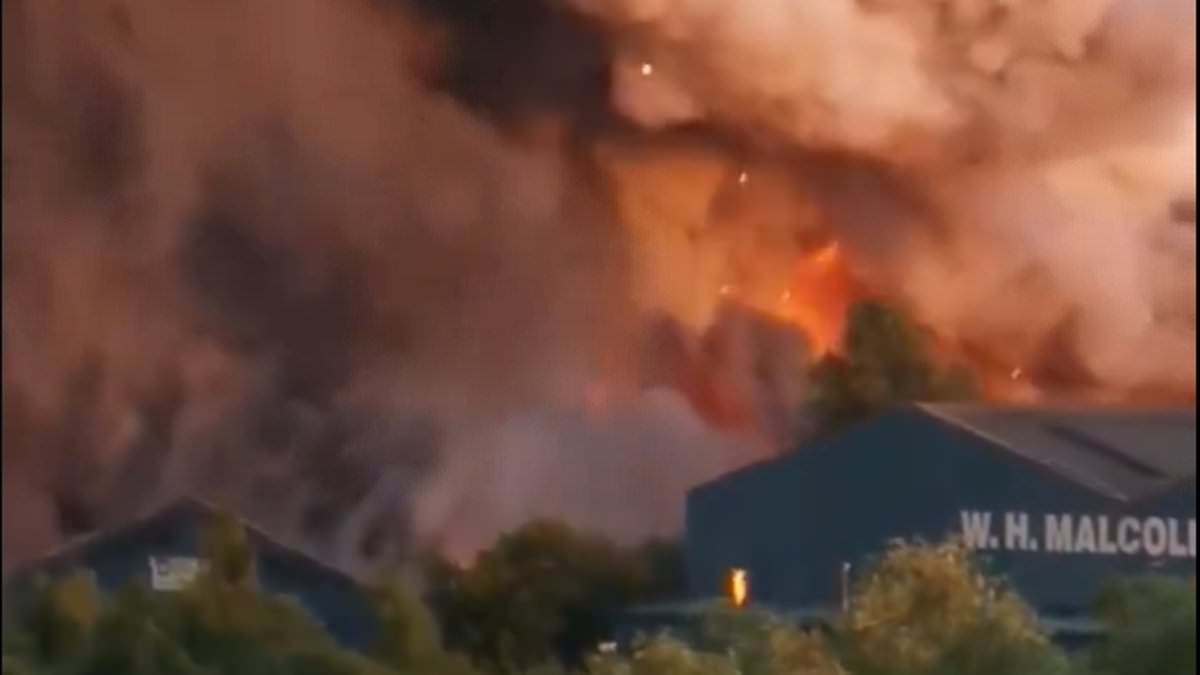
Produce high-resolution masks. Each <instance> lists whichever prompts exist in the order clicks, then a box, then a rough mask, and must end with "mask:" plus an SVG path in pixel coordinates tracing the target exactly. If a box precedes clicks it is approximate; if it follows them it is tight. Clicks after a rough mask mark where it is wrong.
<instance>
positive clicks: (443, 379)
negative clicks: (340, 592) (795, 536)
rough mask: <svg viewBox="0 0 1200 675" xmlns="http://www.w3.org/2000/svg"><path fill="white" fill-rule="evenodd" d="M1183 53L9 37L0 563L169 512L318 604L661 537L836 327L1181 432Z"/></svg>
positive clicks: (314, 23) (777, 421)
mask: <svg viewBox="0 0 1200 675" xmlns="http://www.w3.org/2000/svg"><path fill="white" fill-rule="evenodd" d="M1194 26H1195V4H1194V3H1191V2H1189V0H1088V1H1087V2H1084V1H1081V0H1043V1H1040V2H1020V1H1008V2H1000V1H999V0H990V1H989V0H975V1H967V0H940V1H934V0H929V1H928V2H895V1H892V0H858V1H857V2H856V1H854V0H821V1H819V2H804V3H801V2H794V1H792V0H745V1H739V2H718V1H716V0H537V1H535V0H521V1H514V2H510V3H504V4H503V6H496V3H488V2H485V1H483V0H389V1H383V0H374V1H373V2H369V1H368V0H361V2H355V1H354V0H351V1H349V2H342V1H337V0H286V1H284V0H249V1H247V2H241V3H194V2H182V1H180V0H106V1H94V0H93V1H90V2H89V1H84V0H37V1H36V2H35V1H34V0H4V3H3V31H4V33H3V45H4V47H3V48H4V53H3V64H4V65H3V68H4V70H3V97H4V98H3V134H4V136H3V141H4V182H3V245H4V268H3V275H4V277H3V279H4V281H3V302H4V305H3V320H4V324H3V359H4V391H3V395H4V406H3V411H4V412H3V453H4V454H3V479H4V509H3V510H4V530H3V533H4V560H5V564H6V566H7V565H8V564H10V563H11V562H12V561H13V560H16V559H20V558H22V557H27V556H29V555H32V554H35V553H37V552H38V551H41V550H45V549H46V548H47V547H50V546H53V545H54V544H55V543H56V542H57V541H59V540H61V538H62V537H63V536H65V535H67V534H71V533H74V532H79V531H85V530H88V529H91V528H94V527H98V526H103V525H105V524H108V523H112V522H116V521H119V520H120V519H121V518H124V517H126V516H128V514H130V513H132V512H134V511H136V510H138V509H141V508H144V507H146V506H147V505H149V504H152V503H155V502H156V501H159V500H161V499H165V498H168V497H170V496H171V495H176V494H179V493H182V492H186V491H199V492H202V493H204V494H206V495H209V496H213V497H215V498H218V499H222V500H226V501H228V502H230V503H232V504H234V505H235V506H237V507H238V508H239V509H242V510H244V511H246V512H247V513H248V514H250V515H251V516H252V517H254V518H255V519H257V520H259V521H262V522H263V523H264V524H266V525H267V526H269V527H271V528H272V529H274V530H276V531H278V532H280V533H281V534H282V535H283V536H285V537H287V538H289V539H292V540H293V541H296V542H297V543H300V544H302V545H304V546H306V547H308V548H311V549H313V550H315V551H318V552H319V553H321V554H322V555H324V556H326V557H328V558H331V559H333V560H334V561H335V562H339V563H341V564H344V565H347V566H351V567H353V566H356V565H360V564H362V562H363V560H364V559H365V558H374V557H378V556H381V555H389V554H400V553H403V551H404V550H407V549H409V548H410V547H411V546H412V545H414V544H416V545H431V546H439V547H441V548H442V549H443V550H444V551H446V552H448V553H450V554H452V555H456V556H463V555H467V554H469V553H470V551H471V550H472V549H474V548H475V547H477V546H479V545H481V544H485V543H487V542H488V541H489V540H490V538H491V537H493V536H494V535H495V534H496V533H497V532H500V531H503V530H504V529H506V528H510V527H513V526H515V525H518V524H520V523H521V522H522V521H524V520H526V519H528V518H530V517H534V516H548V517H564V518H567V519H569V520H570V521H572V522H574V523H576V524H579V525H581V526H585V527H590V528H595V529H599V530H602V531H605V532H607V533H609V534H612V535H614V536H618V537H620V538H623V539H629V540H632V539H636V538H639V537H642V536H646V535H648V534H669V533H671V532H673V531H674V530H675V528H677V527H678V524H679V522H680V514H681V510H682V495H683V492H684V491H685V490H686V489H687V488H688V487H689V486H690V485H693V484H695V483H696V482H698V481H702V480H705V479H707V478H710V477H713V476H715V475H717V474H719V473H721V472H723V471H726V470H728V469H730V468H733V467H736V466H738V465H740V464H742V463H745V462H747V461H752V460H753V459H755V458H758V457H761V456H763V455H764V454H765V453H770V452H772V451H776V450H778V449H780V448H781V447H783V446H785V445H787V444H789V443H790V440H789V439H793V438H797V437H799V434H801V433H802V432H803V430H804V428H805V425H804V417H805V416H804V397H805V386H804V382H805V366H806V364H807V363H808V362H809V360H810V359H811V358H812V355H813V353H814V352H819V351H822V350H825V349H828V348H830V347H831V346H832V345H833V344H834V343H835V342H836V336H837V332H838V330H839V329H840V320H841V315H842V312H843V311H844V309H845V307H846V305H847V303H849V302H850V301H851V300H853V299H854V298H855V297H859V296H861V295H864V294H868V293H869V294H873V295H882V296H884V297H886V298H889V299H891V300H893V301H895V302H897V303H899V304H902V305H903V306H905V307H907V308H908V311H910V312H911V313H912V315H913V316H914V318H915V319H917V320H918V321H920V322H921V323H922V324H923V325H925V326H926V327H927V328H928V329H929V330H930V331H931V332H932V333H933V334H934V335H935V336H936V338H937V339H938V340H939V341H940V342H942V343H944V344H946V345H950V346H952V347H953V348H954V351H955V353H960V354H973V355H977V356H976V357H974V358H977V359H978V361H979V363H978V366H979V367H980V368H981V369H985V370H989V369H998V370H999V372H1001V373H1003V374H1004V375H1005V377H1007V374H1008V373H1009V372H1010V371H1011V372H1013V373H1018V372H1019V373H1022V374H1024V373H1028V374H1029V375H1028V376H1027V377H1028V378H1030V381H1029V382H1025V383H1023V385H1024V387H1025V389H1024V391H1023V394H1024V395H1028V394H1030V393H1031V392H1033V393H1037V392H1042V393H1041V395H1061V391H1062V390H1063V388H1064V387H1066V388H1069V389H1070V390H1071V391H1072V392H1075V393H1078V392H1080V391H1081V390H1085V389H1086V390H1087V393H1088V394H1089V395H1097V394H1099V395H1103V396H1106V397H1109V398H1115V399H1125V398H1130V397H1135V398H1136V397H1139V396H1145V395H1147V392H1151V393H1161V392H1168V393H1170V394H1172V395H1175V396H1179V395H1182V396H1184V397H1185V398H1190V397H1192V396H1194V387H1195V375H1194V371H1195V356H1194V354H1195V349H1194V348H1195V245H1196V238H1195V224H1194V219H1195V218H1194V200H1195V196H1194V195H1195V187H1194V183H1195V150H1194V148H1195V126H1196V121H1195V120H1196V111H1195V89H1194V71H1195V32H1194ZM1187 204H1190V205H1191V206H1190V214H1188V213H1187V212H1188V210H1189V208H1188V207H1186V206H1184V207H1181V205H1187ZM981 372H983V371H982V370H981ZM989 372H990V370H989ZM1023 377H1025V376H1024V375H1023ZM1055 392H1059V393H1055Z"/></svg>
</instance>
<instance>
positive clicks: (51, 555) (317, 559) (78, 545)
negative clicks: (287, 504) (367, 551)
mask: <svg viewBox="0 0 1200 675" xmlns="http://www.w3.org/2000/svg"><path fill="white" fill-rule="evenodd" d="M189 505H193V506H199V507H200V508H201V509H202V510H204V511H206V512H207V513H208V514H210V515H217V514H220V513H228V514H229V515H231V516H232V517H233V518H234V520H236V521H237V522H238V524H239V525H241V526H242V527H244V528H245V529H246V530H248V531H249V532H251V533H253V534H254V535H256V536H258V537H260V538H262V539H264V540H266V541H267V542H268V543H270V544H271V545H273V546H277V547H278V548H280V549H282V550H283V551H284V552H287V553H290V554H292V555H297V556H300V557H303V558H307V559H308V560H309V561H311V562H313V563H315V564H317V565H319V566H321V567H324V568H325V569H327V570H328V571H330V572H333V573H336V574H338V575H340V576H343V577H345V578H346V579H349V580H351V581H353V582H355V583H362V580H361V579H360V578H359V577H358V576H357V575H355V574H351V573H350V572H349V571H348V570H345V569H342V568H341V567H340V566H338V565H334V564H332V563H330V562H329V561H327V560H325V559H324V558H323V557H322V556H320V555H316V554H314V553H311V552H309V551H307V550H304V549H302V548H300V547H297V546H294V545H292V544H290V543H288V542H286V541H283V540H282V539H281V538H279V537H277V536H275V535H272V534H271V533H270V532H269V531H268V530H267V529H266V528H264V527H263V526H262V525H260V524H258V523H257V522H255V521H253V520H251V519H249V518H246V517H245V516H243V515H242V514H241V513H240V512H238V511H235V510H233V509H228V508H225V507H223V506H221V505H219V504H218V503H216V502H213V501H211V500H209V499H207V498H205V497H201V496H200V495H198V494H195V493H190V492H189V493H184V494H182V495H180V496H178V497H176V498H175V499H170V500H167V501H165V502H163V503H161V504H160V505H159V506H158V507H157V508H148V509H146V510H145V511H144V512H143V513H141V514H140V515H137V516H135V517H133V518H130V519H129V520H127V521H125V522H123V523H119V524H117V525H114V526H112V527H107V528H101V529H97V530H95V531H92V532H87V533H85V534H81V535H78V536H75V537H71V538H69V539H67V540H66V541H64V542H62V543H61V544H59V545H58V546H56V547H54V548H52V549H50V550H48V551H46V552H45V553H43V554H41V555H39V556H35V557H33V558H30V559H28V560H25V561H23V562H21V563H19V564H17V565H14V566H13V567H12V568H11V569H10V570H9V571H8V572H6V573H5V574H4V579H5V583H7V581H8V580H9V579H11V578H14V577H19V576H21V575H22V574H24V573H26V572H29V571H31V570H33V569H35V568H36V567H38V565H39V564H41V563H44V562H46V561H49V560H53V559H55V558H59V557H64V556H67V555H69V554H71V553H73V552H75V551H80V550H83V549H84V548H86V547H87V546H89V545H91V544H94V543H96V542H101V541H104V539H105V538H106V537H112V536H116V535H117V534H119V533H122V532H127V531H129V530H132V529H136V528H137V527H139V526H141V525H144V524H146V523H147V522H150V521H152V520H154V519H155V518H158V517H159V516H162V515H163V514H165V513H167V512H168V511H170V510H172V509H175V508H179V507H183V506H189Z"/></svg>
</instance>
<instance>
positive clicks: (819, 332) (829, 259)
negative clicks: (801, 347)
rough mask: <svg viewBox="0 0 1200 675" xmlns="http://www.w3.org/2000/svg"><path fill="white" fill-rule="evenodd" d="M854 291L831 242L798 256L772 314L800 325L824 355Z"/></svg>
mask: <svg viewBox="0 0 1200 675" xmlns="http://www.w3.org/2000/svg"><path fill="white" fill-rule="evenodd" d="M857 294H858V289H857V287H856V285H855V284H854V282H853V280H852V278H851V277H850V274H849V271H848V269H847V267H846V262H845V258H844V257H843V255H842V249H841V247H840V246H839V245H838V243H837V242H836V241H833V242H830V243H828V244H826V245H825V246H822V247H821V248H819V249H817V250H816V251H814V252H812V253H810V254H809V255H807V256H805V257H803V258H801V259H800V261H799V262H798V263H797V265H796V268H795V272H794V273H793V277H792V279H791V282H790V284H789V286H788V288H787V289H786V290H785V291H783V293H782V294H781V295H780V297H779V303H778V305H777V307H776V308H775V309H774V310H773V311H772V313H773V314H775V315H776V316H778V317H780V318H782V319H784V320H787V321H789V322H791V323H794V324H796V325H798V326H800V328H802V329H803V330H804V332H805V333H807V334H808V336H809V339H810V340H811V341H812V347H813V350H814V351H815V352H816V353H817V354H826V353H828V352H829V351H831V350H833V349H836V347H837V343H838V341H839V340H840V339H841V333H842V323H843V320H844V318H845V314H846V311H847V309H848V308H849V306H850V304H851V303H852V302H853V301H854V298H855V297H856V296H857Z"/></svg>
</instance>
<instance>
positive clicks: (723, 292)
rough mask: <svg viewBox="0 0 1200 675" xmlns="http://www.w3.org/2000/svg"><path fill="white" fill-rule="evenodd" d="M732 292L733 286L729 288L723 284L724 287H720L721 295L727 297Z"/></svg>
mask: <svg viewBox="0 0 1200 675" xmlns="http://www.w3.org/2000/svg"><path fill="white" fill-rule="evenodd" d="M732 292H733V286H730V285H729V284H725V285H724V286H721V295H729V294H730V293H732Z"/></svg>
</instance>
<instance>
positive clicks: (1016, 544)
mask: <svg viewBox="0 0 1200 675" xmlns="http://www.w3.org/2000/svg"><path fill="white" fill-rule="evenodd" d="M959 518H960V527H961V536H962V538H963V541H964V543H965V544H966V545H967V546H968V547H970V548H971V549H973V550H977V551H1010V552H1021V553H1039V552H1040V553H1046V554H1078V555H1125V556H1141V557H1148V558H1190V559H1192V560H1195V559H1196V519H1195V518H1190V519H1186V520H1184V519H1180V518H1170V517H1161V516H1128V515H1126V516H1121V515H1102V514H1055V513H1047V514H1041V515H1030V514H1029V513H1026V512H1023V511H1006V512H1003V513H1002V514H996V513H993V512H990V511H962V512H960V514H959ZM1039 526H1040V530H1036V529H1035V528H1036V527H1039Z"/></svg>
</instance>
